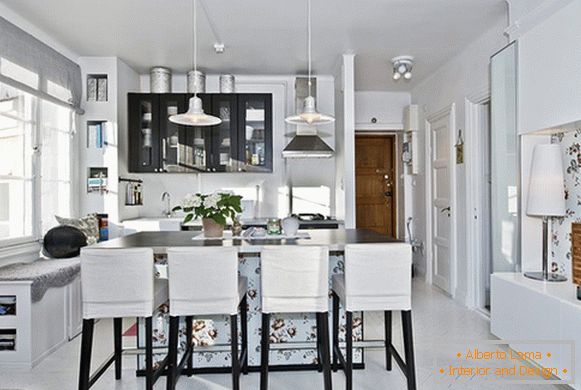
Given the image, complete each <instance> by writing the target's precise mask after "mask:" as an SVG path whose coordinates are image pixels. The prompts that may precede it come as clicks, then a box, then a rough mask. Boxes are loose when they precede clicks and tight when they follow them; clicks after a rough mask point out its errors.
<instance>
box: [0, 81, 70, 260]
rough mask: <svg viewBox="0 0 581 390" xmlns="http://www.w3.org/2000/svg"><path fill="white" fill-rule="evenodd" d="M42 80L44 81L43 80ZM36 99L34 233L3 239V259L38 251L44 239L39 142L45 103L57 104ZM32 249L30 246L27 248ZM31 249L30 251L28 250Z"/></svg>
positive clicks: (38, 97) (33, 177)
mask: <svg viewBox="0 0 581 390" xmlns="http://www.w3.org/2000/svg"><path fill="white" fill-rule="evenodd" d="M41 82H42V81H41ZM11 87H12V88H15V89H17V90H19V91H21V92H23V93H28V94H30V93H29V91H27V90H25V89H21V88H18V87H14V86H11ZM32 96H33V97H34V99H35V100H33V101H34V104H35V106H36V107H35V108H34V110H35V111H34V112H35V119H34V121H31V122H32V124H33V130H32V147H33V153H32V161H31V164H32V175H31V179H30V180H31V181H32V194H31V199H32V208H33V209H32V230H31V232H32V234H31V235H28V236H22V237H14V238H5V239H1V238H0V259H2V258H6V257H11V256H14V255H15V254H22V253H30V252H37V251H38V250H39V249H40V243H41V242H42V236H43V234H42V188H41V186H42V177H41V175H42V163H41V161H42V158H41V157H42V152H43V145H42V142H41V141H40V140H41V139H42V137H41V136H42V134H41V131H42V129H43V126H42V125H41V120H42V103H43V102H46V103H49V104H56V103H55V102H54V101H50V100H47V99H43V98H42V97H40V96H37V95H34V94H32ZM71 130H72V135H73V137H72V138H71V145H70V148H71V153H70V154H69V165H70V169H69V176H70V180H69V182H70V189H69V191H70V197H71V201H73V200H74V189H75V188H76V186H77V183H76V168H75V165H74V161H75V157H74V156H75V155H76V147H77V144H76V139H75V137H74V134H75V131H74V129H71ZM0 179H8V180H10V179H15V177H14V176H0ZM75 211H76V207H75V206H74V205H73V204H71V213H74V212H75ZM28 248H30V249H28ZM27 249H28V250H27Z"/></svg>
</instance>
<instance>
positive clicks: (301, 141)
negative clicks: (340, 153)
mask: <svg viewBox="0 0 581 390" xmlns="http://www.w3.org/2000/svg"><path fill="white" fill-rule="evenodd" d="M334 153H335V152H334V151H333V149H331V147H330V146H329V145H327V144H326V143H325V141H323V140H322V139H321V137H319V136H318V135H316V134H313V135H300V134H297V135H296V136H295V137H294V138H293V139H292V140H291V142H290V143H289V144H288V145H287V146H286V147H285V148H284V149H283V151H282V157H284V158H329V157H333V154H334Z"/></svg>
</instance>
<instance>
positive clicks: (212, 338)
mask: <svg viewBox="0 0 581 390" xmlns="http://www.w3.org/2000/svg"><path fill="white" fill-rule="evenodd" d="M199 234H201V233H197V232H188V231H182V232H142V233H136V234H133V235H130V236H125V237H121V238H117V239H114V240H110V241H106V242H102V243H100V244H97V247H101V248H143V247H146V248H152V249H153V251H154V254H155V263H156V269H157V276H158V278H160V279H163V278H165V277H166V275H167V269H166V267H167V264H166V255H165V253H166V250H167V248H170V247H184V246H204V247H212V246H228V247H236V248H237V249H238V252H239V272H240V274H241V275H243V276H246V277H247V278H248V292H247V293H248V364H249V366H250V369H251V370H258V368H259V365H260V347H259V346H260V335H261V329H260V328H261V318H260V317H261V316H260V314H261V305H260V298H261V296H260V252H261V250H262V247H264V246H266V245H289V246H290V245H299V246H303V245H306V246H315V245H316V246H325V247H328V248H329V267H330V268H329V276H332V275H333V274H338V273H343V265H344V261H343V251H344V248H345V245H347V244H362V243H394V242H399V241H398V240H395V239H392V238H388V237H385V236H383V235H381V234H379V233H375V232H372V231H369V230H360V229H332V230H326V229H321V230H309V231H308V235H309V238H298V239H246V238H234V239H224V240H222V239H200V237H197V238H195V237H196V236H197V235H199ZM192 260H193V261H195V259H192ZM216 272H219V270H216ZM330 283H331V281H330V280H329V286H330ZM330 305H331V300H329V306H330ZM341 310H342V309H341ZM329 318H330V316H329ZM340 318H341V323H344V321H345V316H344V313H343V311H341V317H340ZM182 321H183V320H182ZM153 323H154V347H166V346H167V342H168V334H169V331H168V323H169V314H168V307H167V304H166V303H163V304H161V305H160V306H159V307H158V308H157V310H156V312H155V313H154V322H153ZM353 323H354V326H355V328H354V330H353V335H354V338H355V340H361V339H362V337H363V316H362V315H361V314H360V313H354V316H353ZM229 326H230V325H229V318H228V316H200V317H195V318H194V336H193V337H194V343H195V345H196V347H195V348H194V367H195V368H196V369H195V371H196V372H227V371H228V370H229V369H230V368H229V367H230V365H231V359H230V353H229V334H230V331H229V329H230V328H229ZM180 328H181V331H180V334H181V335H182V337H185V336H184V335H185V323H184V322H182V323H181V324H180ZM341 329H342V332H341V335H340V338H341V340H343V339H344V332H343V327H341ZM143 330H144V323H143V321H142V320H139V325H138V346H139V347H143V346H144V345H145V340H144V337H143V335H144V334H145V332H144V331H143ZM269 331H270V339H271V343H272V344H271V345H272V347H271V348H272V350H271V356H270V361H269V363H270V366H271V368H272V370H284V369H297V368H299V369H309V368H312V369H316V368H317V367H318V364H317V363H318V358H317V353H316V349H315V343H314V342H315V339H316V328H315V316H314V314H313V315H311V314H296V313H295V314H276V315H273V319H272V322H271V328H270V330H269ZM180 344H183V345H185V338H184V340H183V343H180ZM164 357H165V355H164V354H159V355H156V357H155V361H161V360H162V359H163V358H164ZM138 359H139V361H138V368H140V369H141V368H143V367H144V366H145V365H144V358H143V357H142V356H141V357H139V358H138ZM353 362H354V364H355V366H356V367H357V366H359V367H361V365H362V363H363V354H362V352H361V351H360V350H356V351H354V354H353Z"/></svg>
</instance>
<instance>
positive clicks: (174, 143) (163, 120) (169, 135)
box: [159, 93, 191, 172]
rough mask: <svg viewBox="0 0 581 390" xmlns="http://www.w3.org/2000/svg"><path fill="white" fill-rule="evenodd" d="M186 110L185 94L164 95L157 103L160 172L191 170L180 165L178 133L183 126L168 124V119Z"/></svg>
mask: <svg viewBox="0 0 581 390" xmlns="http://www.w3.org/2000/svg"><path fill="white" fill-rule="evenodd" d="M186 110H187V99H186V95H185V94H175V93H174V94H164V95H161V96H160V102H159V113H160V118H159V128H160V132H161V169H162V172H188V171H191V169H187V168H186V167H184V166H182V165H180V157H181V156H180V152H181V151H182V150H181V148H180V139H179V133H180V131H183V130H182V129H183V126H180V125H177V124H175V123H173V122H170V120H169V117H170V116H171V115H176V114H178V113H180V114H181V113H183V112H185V111H186Z"/></svg>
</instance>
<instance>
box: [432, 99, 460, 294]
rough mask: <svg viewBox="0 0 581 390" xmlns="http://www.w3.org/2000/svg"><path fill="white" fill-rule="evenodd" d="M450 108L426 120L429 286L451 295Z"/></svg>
mask: <svg viewBox="0 0 581 390" xmlns="http://www.w3.org/2000/svg"><path fill="white" fill-rule="evenodd" d="M452 114H453V106H452V107H451V108H450V109H447V110H445V111H444V112H442V113H439V114H437V115H435V116H433V117H431V118H429V119H428V123H429V129H430V130H429V131H430V141H431V145H430V146H431V147H430V159H431V164H430V165H431V189H430V190H431V197H430V199H431V204H430V208H431V220H432V224H431V231H432V234H431V236H432V237H431V241H432V247H431V251H432V253H431V258H432V266H431V269H432V270H431V273H432V275H431V276H432V283H433V284H435V285H436V286H438V287H439V288H441V289H442V290H444V291H446V292H447V293H448V294H450V295H453V288H452V280H453V261H452V259H453V229H452V216H453V213H454V211H455V210H453V209H452V204H453V191H452V183H453V178H452V174H453V172H452V168H453V164H452V161H451V160H452V158H451V157H452V156H451V149H452V148H451V145H452V144H451V138H450V137H451V119H452Z"/></svg>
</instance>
